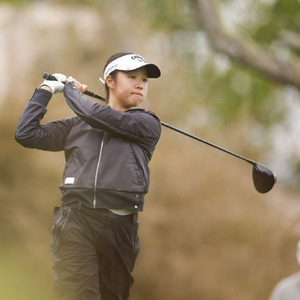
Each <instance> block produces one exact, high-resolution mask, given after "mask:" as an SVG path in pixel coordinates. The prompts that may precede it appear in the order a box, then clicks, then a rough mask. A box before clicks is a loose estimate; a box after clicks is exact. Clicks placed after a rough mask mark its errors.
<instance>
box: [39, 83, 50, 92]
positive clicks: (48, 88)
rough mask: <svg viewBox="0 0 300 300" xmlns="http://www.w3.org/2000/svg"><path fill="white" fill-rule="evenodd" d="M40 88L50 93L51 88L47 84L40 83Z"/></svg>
mask: <svg viewBox="0 0 300 300" xmlns="http://www.w3.org/2000/svg"><path fill="white" fill-rule="evenodd" d="M40 89H43V90H46V91H48V92H50V93H52V89H51V88H50V87H49V86H48V85H41V86H40Z"/></svg>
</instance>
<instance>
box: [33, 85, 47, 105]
mask: <svg viewBox="0 0 300 300" xmlns="http://www.w3.org/2000/svg"><path fill="white" fill-rule="evenodd" d="M51 98H52V93H51V92H49V91H47V90H44V89H39V88H38V89H36V90H35V91H34V94H33V96H32V97H31V99H30V102H35V103H39V104H41V105H43V106H44V107H47V105H48V103H49V101H50V99H51Z"/></svg>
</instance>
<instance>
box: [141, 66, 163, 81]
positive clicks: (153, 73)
mask: <svg viewBox="0 0 300 300" xmlns="http://www.w3.org/2000/svg"><path fill="white" fill-rule="evenodd" d="M144 67H146V70H147V75H148V77H149V78H158V77H160V75H161V72H160V69H159V67H158V66H157V65H155V64H145V65H144Z"/></svg>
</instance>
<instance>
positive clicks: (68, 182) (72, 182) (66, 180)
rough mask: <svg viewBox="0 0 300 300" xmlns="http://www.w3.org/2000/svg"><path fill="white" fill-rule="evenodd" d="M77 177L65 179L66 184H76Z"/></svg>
mask: <svg viewBox="0 0 300 300" xmlns="http://www.w3.org/2000/svg"><path fill="white" fill-rule="evenodd" d="M74 181H75V177H67V178H66V179H65V184H74Z"/></svg>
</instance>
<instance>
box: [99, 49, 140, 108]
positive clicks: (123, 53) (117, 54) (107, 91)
mask: <svg viewBox="0 0 300 300" xmlns="http://www.w3.org/2000/svg"><path fill="white" fill-rule="evenodd" d="M128 54H135V52H129V51H124V52H117V53H115V54H113V55H112V56H110V57H109V59H108V60H107V62H106V64H105V66H104V68H103V72H104V70H105V68H106V67H107V65H108V64H109V63H111V62H112V61H113V60H115V59H117V58H119V57H122V56H124V55H128ZM117 72H118V70H115V71H113V72H112V73H110V74H109V75H110V76H111V77H112V78H113V79H116V75H117ZM105 93H106V97H105V98H106V103H108V99H109V88H108V86H107V84H106V83H105Z"/></svg>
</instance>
